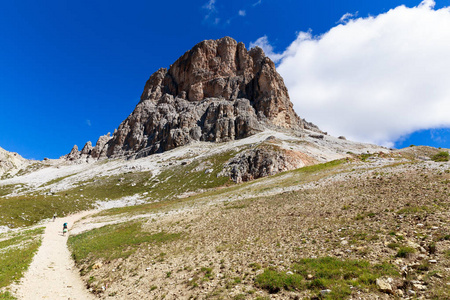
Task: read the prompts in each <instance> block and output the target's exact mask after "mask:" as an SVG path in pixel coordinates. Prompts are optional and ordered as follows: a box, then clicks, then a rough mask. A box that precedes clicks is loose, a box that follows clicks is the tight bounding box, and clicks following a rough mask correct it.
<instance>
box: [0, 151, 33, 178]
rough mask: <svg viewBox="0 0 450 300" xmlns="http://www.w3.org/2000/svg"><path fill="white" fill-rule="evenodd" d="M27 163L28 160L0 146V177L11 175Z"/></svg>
mask: <svg viewBox="0 0 450 300" xmlns="http://www.w3.org/2000/svg"><path fill="white" fill-rule="evenodd" d="M28 164H29V161H28V160H27V159H25V158H23V157H22V156H20V155H19V154H17V153H15V152H9V151H6V150H5V149H3V148H1V147H0V177H8V176H13V175H14V174H16V173H17V172H18V171H19V170H20V169H21V168H23V167H24V166H26V165H28Z"/></svg>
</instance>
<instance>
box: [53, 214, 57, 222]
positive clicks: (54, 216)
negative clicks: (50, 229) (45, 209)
mask: <svg viewBox="0 0 450 300" xmlns="http://www.w3.org/2000/svg"><path fill="white" fill-rule="evenodd" d="M55 220H56V213H54V214H53V222H55Z"/></svg>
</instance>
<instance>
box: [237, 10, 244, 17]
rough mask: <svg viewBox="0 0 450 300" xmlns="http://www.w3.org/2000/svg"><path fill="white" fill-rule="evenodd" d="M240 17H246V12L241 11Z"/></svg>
mask: <svg viewBox="0 0 450 300" xmlns="http://www.w3.org/2000/svg"><path fill="white" fill-rule="evenodd" d="M238 15H240V16H241V17H245V15H246V12H245V10H240V11H239V12H238Z"/></svg>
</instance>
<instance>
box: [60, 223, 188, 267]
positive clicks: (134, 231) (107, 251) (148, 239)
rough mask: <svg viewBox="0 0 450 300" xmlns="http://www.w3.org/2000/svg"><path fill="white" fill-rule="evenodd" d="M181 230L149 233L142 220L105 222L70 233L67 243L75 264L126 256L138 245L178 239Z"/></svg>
mask: <svg viewBox="0 0 450 300" xmlns="http://www.w3.org/2000/svg"><path fill="white" fill-rule="evenodd" d="M182 235H183V233H167V232H165V231H161V232H158V233H149V232H145V231H143V230H142V223H141V222H137V221H133V222H127V223H123V224H118V225H108V226H104V227H101V228H97V229H94V230H91V231H87V232H84V233H81V234H78V235H75V236H70V237H69V240H68V245H69V248H70V250H71V251H72V256H73V258H74V260H75V262H76V263H77V264H81V263H85V262H87V261H91V260H97V259H103V260H111V259H117V258H122V257H128V256H130V255H131V254H133V253H134V252H135V251H136V250H137V249H138V248H139V246H140V245H141V244H144V243H150V244H162V243H168V242H172V241H174V240H177V239H179V238H181V237H182Z"/></svg>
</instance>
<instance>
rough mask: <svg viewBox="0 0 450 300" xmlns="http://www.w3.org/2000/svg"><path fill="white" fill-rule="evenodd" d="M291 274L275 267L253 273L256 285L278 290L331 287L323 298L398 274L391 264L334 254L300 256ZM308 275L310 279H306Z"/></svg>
mask: <svg viewBox="0 0 450 300" xmlns="http://www.w3.org/2000/svg"><path fill="white" fill-rule="evenodd" d="M291 270H292V271H291V272H292V274H288V273H287V272H280V271H277V270H274V269H270V268H269V269H265V270H264V272H263V273H262V274H260V275H258V276H256V279H255V284H256V286H258V287H260V288H262V289H266V290H268V291H269V292H270V293H277V292H279V291H280V290H283V289H284V290H295V291H303V290H311V291H312V292H313V293H316V294H319V292H320V290H323V289H330V290H331V293H329V294H327V295H326V296H324V297H325V299H346V298H348V297H349V296H350V294H351V290H350V286H354V287H356V288H358V289H361V290H365V289H369V290H376V284H375V282H376V279H377V278H379V277H381V276H385V275H398V272H397V271H396V269H395V267H394V266H393V265H391V264H387V263H384V264H378V265H372V264H370V263H369V262H367V261H364V260H339V259H337V258H333V257H323V258H317V259H312V258H308V259H302V260H300V261H299V262H298V263H296V264H294V265H293V266H292V268H291ZM308 275H310V276H309V277H310V278H311V279H307V278H308Z"/></svg>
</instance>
